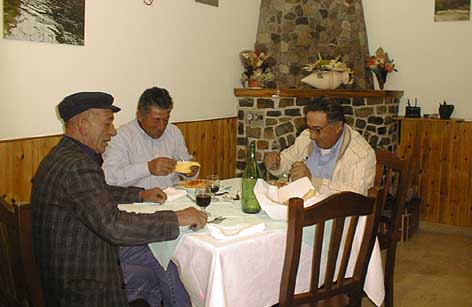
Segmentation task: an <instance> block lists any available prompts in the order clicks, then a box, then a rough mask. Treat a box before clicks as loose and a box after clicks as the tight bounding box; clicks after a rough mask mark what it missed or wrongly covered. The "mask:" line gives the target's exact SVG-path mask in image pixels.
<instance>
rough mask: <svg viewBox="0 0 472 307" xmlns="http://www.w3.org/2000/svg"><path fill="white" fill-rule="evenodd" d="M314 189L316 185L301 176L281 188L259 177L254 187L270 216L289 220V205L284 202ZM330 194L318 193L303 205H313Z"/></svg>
mask: <svg viewBox="0 0 472 307" xmlns="http://www.w3.org/2000/svg"><path fill="white" fill-rule="evenodd" d="M312 189H314V187H313V185H312V183H311V181H310V179H308V178H307V177H303V178H300V179H298V180H296V181H294V182H291V183H290V184H288V185H286V186H284V187H282V188H280V189H279V188H277V187H276V186H273V185H270V184H268V183H267V182H265V181H264V180H263V179H258V180H257V183H256V185H255V187H254V195H255V196H256V198H257V200H258V201H259V204H260V205H261V208H262V210H264V211H265V213H267V215H268V216H270V217H271V218H272V219H274V220H287V213H288V207H287V205H284V204H283V202H285V201H287V200H288V199H290V198H292V197H300V198H303V196H304V195H305V194H306V193H307V192H308V191H310V190H312ZM329 195H330V194H320V193H316V195H315V196H314V197H311V198H309V199H307V200H305V202H304V204H303V206H304V207H309V206H312V205H313V204H316V203H318V202H319V201H321V200H323V199H325V198H326V197H328V196H329Z"/></svg>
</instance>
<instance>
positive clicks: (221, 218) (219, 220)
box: [207, 216, 226, 224]
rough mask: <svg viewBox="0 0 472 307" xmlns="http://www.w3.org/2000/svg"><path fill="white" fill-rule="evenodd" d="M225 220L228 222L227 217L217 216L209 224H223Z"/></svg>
mask: <svg viewBox="0 0 472 307" xmlns="http://www.w3.org/2000/svg"><path fill="white" fill-rule="evenodd" d="M224 220H226V218H225V217H223V216H217V217H215V218H214V219H212V220H209V221H208V222H207V224H219V223H221V222H223V221H224Z"/></svg>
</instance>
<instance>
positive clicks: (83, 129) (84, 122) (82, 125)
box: [77, 116, 90, 136]
mask: <svg viewBox="0 0 472 307" xmlns="http://www.w3.org/2000/svg"><path fill="white" fill-rule="evenodd" d="M89 124H90V122H89V121H88V119H87V118H86V116H81V117H79V118H78V122H77V126H78V127H79V132H80V134H81V135H82V136H85V135H87V132H88V127H89Z"/></svg>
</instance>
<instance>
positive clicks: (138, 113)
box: [136, 110, 144, 122]
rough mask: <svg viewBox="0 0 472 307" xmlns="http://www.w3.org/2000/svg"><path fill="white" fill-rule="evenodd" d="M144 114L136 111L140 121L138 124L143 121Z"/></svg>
mask: <svg viewBox="0 0 472 307" xmlns="http://www.w3.org/2000/svg"><path fill="white" fill-rule="evenodd" d="M143 116H144V114H143V112H141V111H140V110H138V111H136V119H137V120H138V122H141V121H142V120H143Z"/></svg>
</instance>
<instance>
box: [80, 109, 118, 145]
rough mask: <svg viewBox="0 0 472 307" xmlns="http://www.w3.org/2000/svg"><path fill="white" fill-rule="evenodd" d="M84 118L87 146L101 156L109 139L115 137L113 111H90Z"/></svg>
mask: <svg viewBox="0 0 472 307" xmlns="http://www.w3.org/2000/svg"><path fill="white" fill-rule="evenodd" d="M87 112H88V114H87V116H86V117H85V120H86V122H87V124H86V140H87V144H86V145H87V146H89V147H90V148H92V149H93V150H95V151H96V152H97V153H98V154H102V153H103V152H104V151H105V148H106V147H107V145H108V142H109V141H110V139H111V137H112V136H114V135H116V130H115V126H113V119H114V116H113V111H112V110H109V109H90V110H88V111H87Z"/></svg>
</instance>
